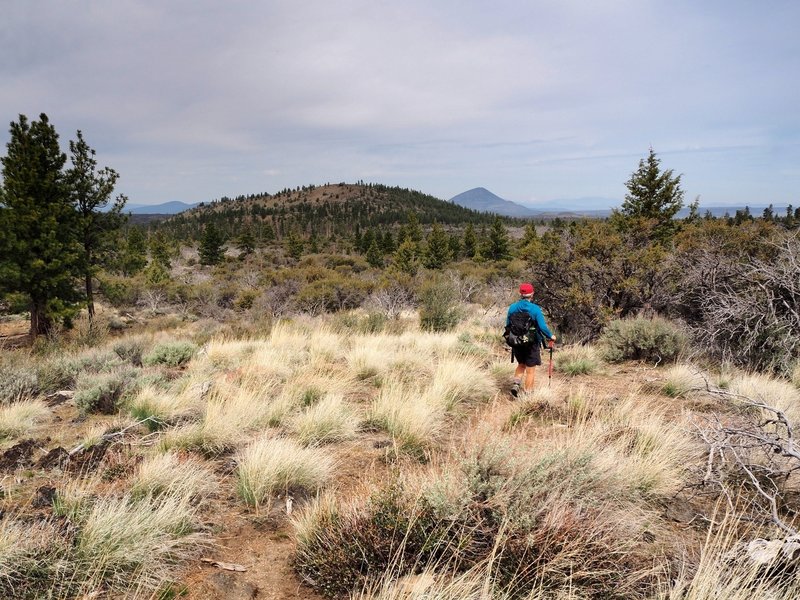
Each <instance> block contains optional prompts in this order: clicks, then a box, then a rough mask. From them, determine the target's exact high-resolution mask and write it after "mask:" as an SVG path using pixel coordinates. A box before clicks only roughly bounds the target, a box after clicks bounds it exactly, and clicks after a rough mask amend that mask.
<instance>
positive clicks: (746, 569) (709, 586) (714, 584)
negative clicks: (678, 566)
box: [667, 513, 800, 600]
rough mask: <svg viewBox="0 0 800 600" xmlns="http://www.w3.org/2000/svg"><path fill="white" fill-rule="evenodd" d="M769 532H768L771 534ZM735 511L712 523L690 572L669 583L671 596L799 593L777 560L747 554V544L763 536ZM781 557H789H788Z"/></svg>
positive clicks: (706, 598) (705, 598)
mask: <svg viewBox="0 0 800 600" xmlns="http://www.w3.org/2000/svg"><path fill="white" fill-rule="evenodd" d="M768 534H769V533H767V535H768ZM763 535H764V534H763V533H762V534H761V535H759V533H758V532H757V531H755V530H754V529H753V527H752V526H747V525H746V524H744V523H742V522H740V521H739V518H738V517H737V516H736V515H735V514H731V513H728V514H725V515H722V516H721V517H720V518H719V519H718V520H715V521H714V522H713V523H712V526H711V527H710V528H709V530H708V534H707V535H706V540H705V543H704V545H703V548H702V550H701V553H700V560H699V563H698V564H697V566H696V569H694V570H693V571H692V572H690V573H684V574H682V575H681V576H680V577H677V578H676V579H675V580H674V581H673V582H672V583H671V585H670V589H669V593H668V595H667V597H669V598H681V599H685V600H718V599H721V598H724V599H725V600H794V599H795V598H798V597H800V582H798V580H797V578H796V577H794V576H789V574H788V572H787V571H786V570H785V565H786V564H788V562H784V568H783V569H781V568H780V566H779V565H778V564H775V563H773V564H770V563H767V564H758V563H756V562H755V561H751V560H748V559H747V558H746V556H747V552H746V547H747V545H748V543H749V542H750V541H752V540H754V539H757V538H760V537H762V536H763ZM779 560H783V561H788V558H787V557H779Z"/></svg>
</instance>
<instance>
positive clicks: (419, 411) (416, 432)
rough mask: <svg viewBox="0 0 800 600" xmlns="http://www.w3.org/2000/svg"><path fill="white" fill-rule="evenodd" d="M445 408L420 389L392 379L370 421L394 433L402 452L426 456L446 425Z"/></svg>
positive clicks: (381, 392)
mask: <svg viewBox="0 0 800 600" xmlns="http://www.w3.org/2000/svg"><path fill="white" fill-rule="evenodd" d="M445 408H446V407H445V405H444V404H443V403H441V402H432V401H431V400H430V398H429V397H427V396H426V395H424V394H421V393H420V392H419V391H418V390H415V389H408V388H406V387H405V386H403V385H402V384H399V383H397V382H394V381H389V382H387V383H386V384H384V386H383V387H382V388H381V390H380V392H379V394H378V397H377V398H376V399H375V400H374V401H373V403H372V406H371V407H370V409H369V412H368V415H367V423H368V424H370V425H372V426H373V427H377V428H378V429H382V430H384V431H386V432H387V433H388V434H389V435H391V436H392V439H393V441H394V444H395V446H396V449H397V450H398V451H400V452H402V453H406V454H410V455H412V456H416V457H418V458H422V457H423V456H424V455H425V453H426V452H427V451H428V450H429V449H430V447H431V446H432V445H433V444H434V443H435V441H436V439H437V438H438V437H439V434H440V433H441V431H442V429H443V427H444V417H445V414H446V413H445Z"/></svg>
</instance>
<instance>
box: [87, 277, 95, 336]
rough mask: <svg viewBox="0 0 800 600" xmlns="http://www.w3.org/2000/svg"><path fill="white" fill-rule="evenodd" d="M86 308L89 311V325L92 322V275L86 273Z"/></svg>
mask: <svg viewBox="0 0 800 600" xmlns="http://www.w3.org/2000/svg"><path fill="white" fill-rule="evenodd" d="M86 308H87V309H88V310H89V325H90V326H91V324H92V323H93V322H94V295H93V294H92V274H91V273H86Z"/></svg>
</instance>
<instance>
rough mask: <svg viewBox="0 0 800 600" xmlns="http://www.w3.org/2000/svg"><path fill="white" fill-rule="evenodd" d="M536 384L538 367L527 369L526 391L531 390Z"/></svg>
mask: <svg viewBox="0 0 800 600" xmlns="http://www.w3.org/2000/svg"><path fill="white" fill-rule="evenodd" d="M535 384H536V367H528V368H527V369H525V388H524V389H525V391H526V392H530V391H531V390H532V389H533V386H534V385H535Z"/></svg>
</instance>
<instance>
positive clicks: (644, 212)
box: [621, 148, 683, 241]
mask: <svg viewBox="0 0 800 600" xmlns="http://www.w3.org/2000/svg"><path fill="white" fill-rule="evenodd" d="M660 164H661V160H660V159H659V158H658V157H657V156H656V153H655V152H654V151H653V149H652V148H650V154H649V155H648V157H647V159H642V160H640V161H639V168H638V169H637V170H636V172H634V173H633V174H632V175H631V178H630V179H629V180H628V181H626V182H625V187H627V188H628V194H626V195H625V201H624V202H623V203H622V208H621V213H622V215H623V216H624V217H627V218H628V219H630V218H642V219H646V220H651V221H653V223H654V224H653V227H652V237H653V238H654V239H657V240H662V241H663V240H666V239H667V238H669V237H670V236H671V235H672V233H674V231H675V224H674V222H673V220H672V219H673V217H674V216H675V215H676V214H678V211H679V210H680V209H681V207H682V206H683V190H681V176H680V175H677V176H673V174H672V173H673V171H672V169H667V170H666V171H662V170H661V168H660Z"/></svg>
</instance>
